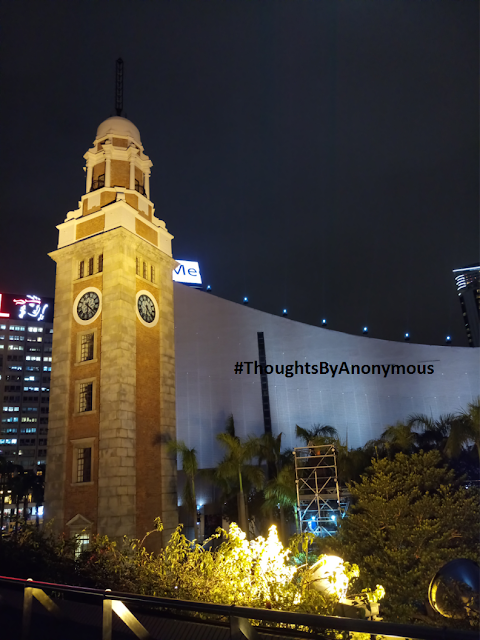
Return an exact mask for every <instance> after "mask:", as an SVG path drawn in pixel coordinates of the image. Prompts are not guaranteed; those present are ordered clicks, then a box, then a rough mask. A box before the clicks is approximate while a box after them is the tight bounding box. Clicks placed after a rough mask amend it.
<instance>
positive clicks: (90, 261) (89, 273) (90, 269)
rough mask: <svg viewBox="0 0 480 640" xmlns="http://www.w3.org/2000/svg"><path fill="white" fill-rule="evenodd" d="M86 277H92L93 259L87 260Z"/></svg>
mask: <svg viewBox="0 0 480 640" xmlns="http://www.w3.org/2000/svg"><path fill="white" fill-rule="evenodd" d="M88 275H89V276H93V258H89V259H88Z"/></svg>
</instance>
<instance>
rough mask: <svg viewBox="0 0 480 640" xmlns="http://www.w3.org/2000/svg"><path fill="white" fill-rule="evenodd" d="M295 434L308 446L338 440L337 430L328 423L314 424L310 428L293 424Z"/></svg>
mask: <svg viewBox="0 0 480 640" xmlns="http://www.w3.org/2000/svg"><path fill="white" fill-rule="evenodd" d="M295 435H296V436H297V438H300V439H301V440H303V441H304V442H305V444H306V445H307V446H308V445H310V444H313V445H315V444H317V445H321V444H331V443H332V442H333V441H337V440H338V431H337V430H336V429H335V427H331V426H330V425H328V424H326V425H320V424H314V425H313V426H312V428H311V429H304V428H303V427H299V426H298V424H297V425H296V426H295Z"/></svg>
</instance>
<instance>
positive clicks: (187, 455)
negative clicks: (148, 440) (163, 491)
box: [167, 440, 198, 539]
mask: <svg viewBox="0 0 480 640" xmlns="http://www.w3.org/2000/svg"><path fill="white" fill-rule="evenodd" d="M167 449H168V452H169V453H171V454H177V453H178V454H180V456H181V458H182V469H183V471H184V472H185V476H186V479H185V488H184V490H183V500H184V502H185V505H186V506H187V508H188V509H189V510H190V512H191V513H192V515H193V529H194V532H195V539H198V523H197V496H196V493H195V476H196V474H197V471H198V460H197V452H196V451H195V449H189V448H188V447H187V445H186V444H185V443H184V442H182V441H181V440H170V441H169V442H168V444H167Z"/></svg>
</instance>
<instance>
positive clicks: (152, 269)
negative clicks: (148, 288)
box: [150, 267, 155, 282]
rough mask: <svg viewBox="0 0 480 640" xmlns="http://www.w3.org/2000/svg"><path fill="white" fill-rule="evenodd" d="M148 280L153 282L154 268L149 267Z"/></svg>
mask: <svg viewBox="0 0 480 640" xmlns="http://www.w3.org/2000/svg"><path fill="white" fill-rule="evenodd" d="M150 280H151V281H152V282H155V267H150Z"/></svg>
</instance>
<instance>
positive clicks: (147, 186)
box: [143, 169, 150, 200]
mask: <svg viewBox="0 0 480 640" xmlns="http://www.w3.org/2000/svg"><path fill="white" fill-rule="evenodd" d="M143 175H144V176H145V195H146V196H147V198H148V199H149V200H150V169H147V170H146V171H145V173H144V174H143Z"/></svg>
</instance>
